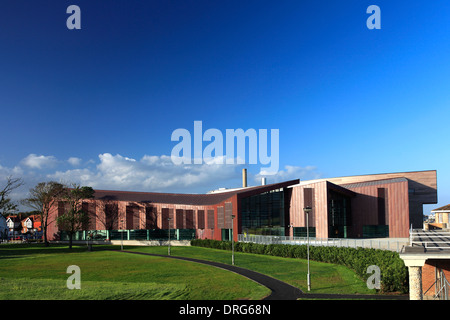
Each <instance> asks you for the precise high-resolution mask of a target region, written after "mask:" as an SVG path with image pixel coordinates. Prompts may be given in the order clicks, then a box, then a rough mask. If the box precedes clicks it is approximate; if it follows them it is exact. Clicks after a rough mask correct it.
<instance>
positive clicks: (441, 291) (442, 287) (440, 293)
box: [424, 269, 450, 300]
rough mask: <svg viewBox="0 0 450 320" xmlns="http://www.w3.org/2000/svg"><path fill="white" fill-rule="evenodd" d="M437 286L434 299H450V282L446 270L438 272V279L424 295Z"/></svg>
mask: <svg viewBox="0 0 450 320" xmlns="http://www.w3.org/2000/svg"><path fill="white" fill-rule="evenodd" d="M433 287H434V288H435V294H434V295H433V299H435V300H449V293H450V283H449V282H448V280H447V278H446V277H445V274H444V271H443V270H442V269H441V270H440V271H439V273H438V274H437V277H436V281H434V283H433V284H432V285H431V286H430V287H429V288H428V289H427V291H425V292H424V295H426V293H427V292H428V291H429V290H430V289H431V288H433Z"/></svg>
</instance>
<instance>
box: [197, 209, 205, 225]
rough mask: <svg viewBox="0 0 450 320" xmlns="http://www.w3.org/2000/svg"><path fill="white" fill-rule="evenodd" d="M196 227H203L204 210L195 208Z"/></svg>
mask: <svg viewBox="0 0 450 320" xmlns="http://www.w3.org/2000/svg"><path fill="white" fill-rule="evenodd" d="M197 228H198V229H205V210H197Z"/></svg>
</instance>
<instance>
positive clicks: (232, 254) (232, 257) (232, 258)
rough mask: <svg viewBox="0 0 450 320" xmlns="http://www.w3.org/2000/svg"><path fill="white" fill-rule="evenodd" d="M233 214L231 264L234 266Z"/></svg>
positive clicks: (233, 216)
mask: <svg viewBox="0 0 450 320" xmlns="http://www.w3.org/2000/svg"><path fill="white" fill-rule="evenodd" d="M235 217H236V216H235V215H234V214H232V215H231V264H232V265H233V266H234V218H235Z"/></svg>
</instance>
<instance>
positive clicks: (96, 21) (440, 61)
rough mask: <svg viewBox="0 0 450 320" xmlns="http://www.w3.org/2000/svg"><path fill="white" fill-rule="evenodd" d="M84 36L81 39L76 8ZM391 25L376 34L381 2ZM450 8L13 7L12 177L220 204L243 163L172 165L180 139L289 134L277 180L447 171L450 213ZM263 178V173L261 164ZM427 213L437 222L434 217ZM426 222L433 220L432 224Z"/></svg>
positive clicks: (2, 94)
mask: <svg viewBox="0 0 450 320" xmlns="http://www.w3.org/2000/svg"><path fill="white" fill-rule="evenodd" d="M72 4H75V5H78V6H79V7H80V9H81V27H82V28H81V30H69V29H68V28H67V27H66V20H67V18H68V17H69V16H70V14H67V13H66V9H67V7H68V6H69V5H72ZM372 4H375V5H378V6H379V7H380V9H381V29H380V30H369V29H368V28H367V27H366V20H367V18H368V17H369V16H370V15H369V14H367V13H366V9H367V7H368V6H369V5H372ZM449 10H450V3H448V1H413V2H411V1H361V0H355V1H350V0H344V1H299V0H296V1H202V0H196V1H194V0H192V1H135V0H133V1H125V0H117V1H99V0H94V1H92V0H91V1H81V0H75V1H70V2H69V1H57V2H56V1H42V0H36V1H33V2H29V1H23V0H2V1H1V4H0V70H1V72H0V108H1V109H0V110H1V118H0V119H1V122H0V123H1V127H0V130H1V131H0V132H1V136H2V139H1V141H2V148H1V151H0V176H6V175H8V174H15V175H17V176H22V177H23V178H24V180H25V181H26V182H27V183H28V185H29V186H32V185H33V184H34V183H35V182H37V181H40V180H41V181H42V180H48V179H59V180H64V181H74V182H80V183H82V184H90V185H93V186H94V187H98V188H105V189H119V188H120V189H126V190H137V191H168V192H206V191H208V190H211V189H214V188H217V187H235V186H239V185H240V183H241V182H240V181H241V180H240V170H241V168H242V167H243V166H237V165H236V166H226V165H224V166H219V165H218V166H209V167H208V166H205V165H203V166H199V165H197V166H190V167H182V168H180V167H176V166H173V165H171V162H170V160H169V159H168V158H167V157H168V156H170V153H171V150H172V148H173V147H174V145H175V144H176V143H175V142H173V141H171V140H170V137H171V133H172V132H173V131H174V130H175V129H177V128H185V129H188V130H190V131H191V132H193V124H194V121H196V120H198V121H202V123H203V128H204V130H206V129H208V128H217V129H219V130H221V131H222V132H225V130H226V129H237V128H243V129H249V128H254V129H268V130H270V129H279V132H280V154H279V159H280V170H279V174H278V175H276V176H273V177H268V182H271V180H272V181H274V180H280V179H282V180H284V179H296V178H300V179H312V178H319V177H320V178H326V177H336V176H345V175H358V174H372V173H385V172H398V171H416V170H437V174H438V196H439V199H438V200H439V203H438V204H437V205H431V206H426V207H425V209H426V210H427V209H428V210H429V209H432V208H435V207H437V206H441V205H445V204H448V203H450V170H449V169H448V168H449V166H448V160H447V159H448V158H449V155H450V152H449V148H448V141H449V136H450V134H449V133H448V130H447V119H448V118H449V116H450V108H449V103H450V90H449V89H450V88H449V83H450V81H449V80H448V79H449V75H450V41H449V40H450V39H449V36H450V20H449V19H448V12H449ZM246 167H247V168H248V169H249V173H250V177H251V179H253V180H251V181H250V182H251V183H253V184H255V183H257V181H256V180H255V179H254V177H256V176H257V173H258V172H259V169H260V167H261V166H260V165H247V166H246ZM426 210H425V211H426ZM425 213H427V212H425Z"/></svg>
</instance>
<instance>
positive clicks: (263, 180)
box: [261, 177, 266, 186]
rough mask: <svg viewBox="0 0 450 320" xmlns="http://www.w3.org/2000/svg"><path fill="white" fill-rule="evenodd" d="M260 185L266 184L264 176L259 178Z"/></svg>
mask: <svg viewBox="0 0 450 320" xmlns="http://www.w3.org/2000/svg"><path fill="white" fill-rule="evenodd" d="M261 185H262V186H265V185H266V178H265V177H262V178H261Z"/></svg>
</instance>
